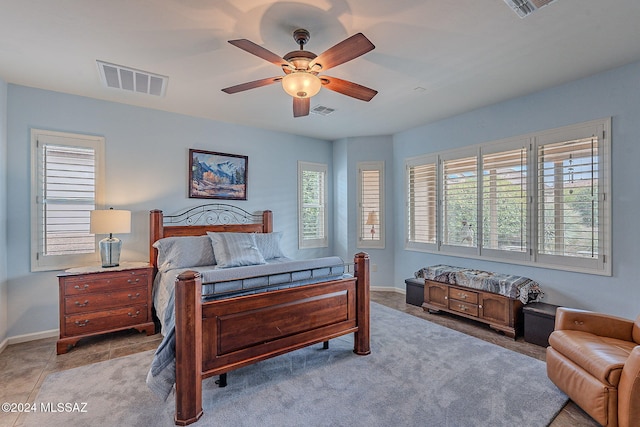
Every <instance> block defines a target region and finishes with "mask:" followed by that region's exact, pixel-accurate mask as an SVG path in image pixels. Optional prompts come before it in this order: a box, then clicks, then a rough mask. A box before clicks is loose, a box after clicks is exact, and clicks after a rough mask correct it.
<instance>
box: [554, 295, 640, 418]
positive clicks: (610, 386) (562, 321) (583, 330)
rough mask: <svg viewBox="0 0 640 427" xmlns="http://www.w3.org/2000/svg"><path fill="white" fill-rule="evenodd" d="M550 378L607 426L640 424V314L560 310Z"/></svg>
mask: <svg viewBox="0 0 640 427" xmlns="http://www.w3.org/2000/svg"><path fill="white" fill-rule="evenodd" d="M547 375H548V376H549V378H550V379H551V381H553V383H554V384H555V385H556V386H558V388H559V389H560V390H562V391H563V392H565V393H566V394H567V395H568V396H569V397H570V398H571V400H573V401H574V402H575V403H576V404H577V405H578V406H580V407H581V408H582V409H583V410H584V411H585V412H586V413H588V414H589V415H590V416H591V417H592V418H593V419H594V420H596V421H597V422H598V423H600V424H602V425H603V426H607V427H616V426H619V427H638V426H640V316H638V318H637V319H636V320H635V322H634V321H632V320H627V319H622V318H619V317H615V316H610V315H607V314H601V313H594V312H590V311H583V310H575V309H570V308H564V307H560V308H558V310H557V312H556V323H555V330H554V331H553V332H552V333H551V336H550V337H549V347H548V348H547Z"/></svg>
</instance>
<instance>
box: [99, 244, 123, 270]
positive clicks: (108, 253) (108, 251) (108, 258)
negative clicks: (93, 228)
mask: <svg viewBox="0 0 640 427" xmlns="http://www.w3.org/2000/svg"><path fill="white" fill-rule="evenodd" d="M99 246H100V259H101V260H102V266H103V267H117V266H118V265H120V249H122V241H121V240H120V239H118V238H117V237H107V238H106V239H102V240H100V242H99Z"/></svg>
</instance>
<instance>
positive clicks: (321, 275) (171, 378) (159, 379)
mask: <svg viewBox="0 0 640 427" xmlns="http://www.w3.org/2000/svg"><path fill="white" fill-rule="evenodd" d="M188 270H194V271H197V272H199V273H200V274H201V277H202V283H203V285H202V299H203V302H206V301H210V300H216V299H221V298H229V297H234V296H239V295H248V294H254V293H259V292H268V291H272V290H278V289H285V288H290V287H295V286H303V285H308V284H313V283H319V282H324V281H329V280H336V279H341V278H343V277H345V273H344V262H343V261H342V259H341V258H339V257H324V258H316V259H312V260H292V259H289V258H274V259H271V260H268V262H267V264H261V265H252V266H245V267H233V268H216V267H215V266H200V267H192V268H179V269H173V270H168V271H166V272H162V273H161V272H159V273H158V275H157V276H156V279H155V282H154V287H153V301H154V306H155V309H156V314H157V316H158V318H159V319H160V323H161V324H162V334H163V335H164V339H163V341H162V343H161V344H160V346H159V347H158V349H157V350H156V353H155V356H154V359H153V362H152V364H151V369H150V370H149V373H148V374H147V385H148V386H149V388H150V389H151V390H152V391H153V392H154V393H156V394H157V395H158V396H160V397H161V398H163V399H166V398H167V397H168V396H169V394H170V393H171V390H172V389H173V385H174V384H175V307H174V290H175V281H176V278H177V277H178V275H179V274H181V273H183V272H185V271H188Z"/></svg>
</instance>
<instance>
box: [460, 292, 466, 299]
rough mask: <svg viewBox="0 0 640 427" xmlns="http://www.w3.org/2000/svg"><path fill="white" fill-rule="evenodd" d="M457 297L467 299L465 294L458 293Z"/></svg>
mask: <svg viewBox="0 0 640 427" xmlns="http://www.w3.org/2000/svg"><path fill="white" fill-rule="evenodd" d="M458 296H459V297H460V298H461V299H467V294H463V293H458Z"/></svg>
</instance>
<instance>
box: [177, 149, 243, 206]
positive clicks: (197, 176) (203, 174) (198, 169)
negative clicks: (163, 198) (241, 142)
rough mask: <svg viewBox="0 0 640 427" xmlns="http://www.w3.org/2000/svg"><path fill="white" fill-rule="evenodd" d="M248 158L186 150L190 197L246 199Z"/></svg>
mask: <svg viewBox="0 0 640 427" xmlns="http://www.w3.org/2000/svg"><path fill="white" fill-rule="evenodd" d="M248 167H249V157H248V156H242V155H238V154H228V153H218V152H215V151H204V150H196V149H189V198H194V199H224V200H247V176H248V175H247V174H248Z"/></svg>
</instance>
